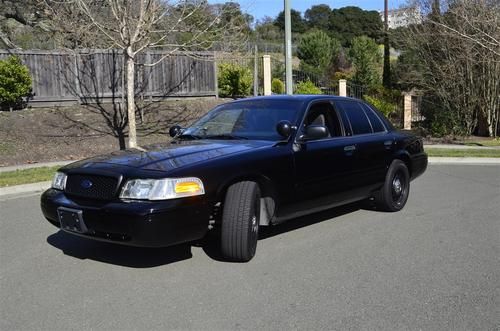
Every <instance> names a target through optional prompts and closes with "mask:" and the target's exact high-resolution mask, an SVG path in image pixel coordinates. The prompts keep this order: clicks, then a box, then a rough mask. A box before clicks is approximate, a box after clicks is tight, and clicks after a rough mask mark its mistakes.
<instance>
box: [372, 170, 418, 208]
mask: <svg viewBox="0 0 500 331" xmlns="http://www.w3.org/2000/svg"><path fill="white" fill-rule="evenodd" d="M409 194H410V173H409V171H408V167H406V164H405V163H404V162H403V161H401V160H394V161H392V163H391V165H390V167H389V170H388V171H387V174H386V176H385V182H384V186H383V187H382V189H381V190H380V192H379V194H378V196H377V197H376V203H377V206H378V207H379V208H380V209H382V210H385V211H390V212H396V211H400V210H401V209H403V207H404V206H405V204H406V201H408V196H409Z"/></svg>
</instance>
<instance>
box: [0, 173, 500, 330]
mask: <svg viewBox="0 0 500 331" xmlns="http://www.w3.org/2000/svg"><path fill="white" fill-rule="evenodd" d="M410 194H411V195H410V200H409V202H408V204H407V206H406V208H405V209H404V210H403V211H402V212H400V213H394V214H388V213H380V212H375V211H370V210H364V209H359V205H351V206H349V207H347V208H340V209H335V210H332V211H329V212H325V213H320V214H317V215H313V216H309V217H304V218H300V219H297V220H294V221H292V222H291V223H287V224H286V225H284V226H280V227H276V228H273V230H272V231H266V232H265V233H263V235H262V237H263V238H262V240H260V241H259V245H258V248H257V256H256V257H255V258H254V260H252V261H251V262H250V263H247V264H234V263H225V262H220V261H218V260H217V256H216V255H214V253H213V252H211V251H210V250H208V251H207V252H205V251H204V250H203V249H202V248H199V247H190V246H180V247H174V248H168V249H160V250H148V249H135V248H128V247H122V246H115V245H110V244H103V243H98V242H92V241H87V240H84V239H79V238H74V237H72V236H70V235H67V234H64V233H61V232H58V231H57V229H56V228H54V227H53V226H52V225H50V224H49V223H47V222H45V221H44V220H43V218H42V216H41V214H40V211H39V206H38V196H30V197H22V198H16V199H9V200H4V201H0V286H1V287H0V291H1V293H0V313H1V314H0V318H1V321H0V329H1V330H15V329H19V330H71V329H86V330H89V329H92V330H133V329H136V330H153V329H157V330H159V329H162V330H165V329H203V330H221V329H231V330H238V329H270V330H288V329H303V330H318V329H328V330H332V329H339V330H347V329H350V330H357V329H363V330H366V329H383V330H406V329H410V330H418V329H423V330H500V166H444V165H442V166H431V167H430V168H429V169H428V171H427V173H426V174H425V175H424V176H423V177H421V178H419V179H417V180H416V181H415V182H413V183H412V187H411V193H410ZM207 253H208V254H207ZM210 256H212V257H210Z"/></svg>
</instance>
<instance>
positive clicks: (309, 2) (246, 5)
mask: <svg viewBox="0 0 500 331" xmlns="http://www.w3.org/2000/svg"><path fill="white" fill-rule="evenodd" d="M227 1H229V0H226V1H224V0H209V2H211V3H224V2H227ZM233 1H234V2H238V3H239V4H240V5H241V9H242V10H243V11H244V12H247V13H249V14H251V15H252V16H253V17H254V18H255V19H256V20H257V19H261V18H263V17H264V16H271V17H276V16H277V15H278V14H279V12H280V11H282V10H283V7H284V0H239V1H238V0H233ZM290 1H291V5H292V8H293V9H295V10H298V11H300V12H301V13H302V14H304V12H305V11H306V10H307V9H309V8H311V6H314V5H319V4H326V5H328V6H330V7H331V8H340V7H345V6H356V7H360V8H362V9H365V10H383V9H384V0H377V1H375V0H357V1H353V0H335V1H331V0H330V1H328V0H290ZM405 2H406V1H405V0H389V8H391V9H392V8H399V7H400V6H401V5H403V4H404V3H405Z"/></svg>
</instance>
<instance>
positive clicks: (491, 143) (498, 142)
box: [464, 138, 500, 147]
mask: <svg viewBox="0 0 500 331" xmlns="http://www.w3.org/2000/svg"><path fill="white" fill-rule="evenodd" d="M464 145H467V146H485V147H495V146H500V139H498V138H497V139H485V140H473V141H468V142H465V143H464Z"/></svg>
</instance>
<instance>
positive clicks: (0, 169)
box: [0, 161, 76, 172]
mask: <svg viewBox="0 0 500 331" xmlns="http://www.w3.org/2000/svg"><path fill="white" fill-rule="evenodd" d="M71 162H76V161H56V162H41V163H30V164H22V165H17V166H8V167H0V172H7V171H16V170H24V169H33V168H43V167H55V166H63V165H66V164H68V163H71Z"/></svg>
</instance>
